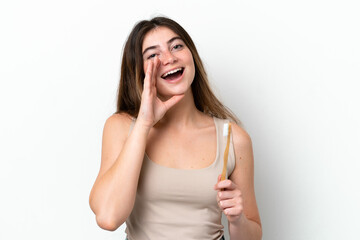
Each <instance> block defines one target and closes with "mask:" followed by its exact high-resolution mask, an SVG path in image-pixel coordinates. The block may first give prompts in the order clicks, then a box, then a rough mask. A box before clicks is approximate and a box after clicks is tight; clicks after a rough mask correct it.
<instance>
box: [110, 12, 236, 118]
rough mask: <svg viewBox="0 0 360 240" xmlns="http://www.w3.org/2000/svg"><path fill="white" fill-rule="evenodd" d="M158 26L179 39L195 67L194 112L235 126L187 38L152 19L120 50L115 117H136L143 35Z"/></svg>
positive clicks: (166, 23)
mask: <svg viewBox="0 0 360 240" xmlns="http://www.w3.org/2000/svg"><path fill="white" fill-rule="evenodd" d="M159 26H164V27H167V28H169V29H171V30H172V31H173V32H175V33H176V34H177V35H179V37H180V38H181V39H182V40H183V41H184V43H185V44H186V46H187V47H188V48H189V49H190V51H191V53H192V56H193V59H194V64H195V78H194V81H193V82H192V85H191V90H192V93H193V96H194V102H195V106H196V108H197V109H198V110H199V111H201V112H203V113H205V114H208V115H210V116H215V117H218V118H222V119H226V118H230V119H231V120H233V121H234V122H236V123H240V121H239V120H238V118H237V117H236V116H235V115H234V114H233V113H232V112H231V111H230V110H229V109H228V108H227V107H225V106H224V105H223V104H222V103H221V102H220V101H219V100H218V99H217V97H216V96H215V95H214V93H213V92H212V90H211V88H210V86H209V81H208V78H207V74H206V72H205V69H204V66H203V64H202V61H201V59H200V56H199V54H198V52H197V50H196V47H195V44H194V42H193V41H192V39H191V37H190V36H189V34H188V33H187V32H186V31H185V30H184V29H183V28H182V27H181V26H180V25H179V24H178V23H177V22H175V21H174V20H171V19H169V18H166V17H155V18H153V19H151V20H149V21H148V20H143V21H140V22H138V23H137V24H136V25H135V26H134V28H133V30H132V31H131V33H130V35H129V37H128V39H127V41H126V43H125V47H124V50H123V57H122V64H121V73H120V84H119V89H118V100H117V110H116V112H115V113H121V112H126V113H128V114H129V115H131V116H133V117H137V116H138V113H139V109H140V103H141V93H142V90H143V81H144V78H145V73H144V70H143V56H142V52H141V51H142V43H143V40H144V38H145V35H146V34H147V33H148V32H149V31H150V30H152V29H154V28H156V27H159Z"/></svg>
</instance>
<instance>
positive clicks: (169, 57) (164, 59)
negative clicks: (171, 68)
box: [160, 51, 177, 65]
mask: <svg viewBox="0 0 360 240" xmlns="http://www.w3.org/2000/svg"><path fill="white" fill-rule="evenodd" d="M160 61H161V63H162V64H163V65H167V64H172V63H174V62H176V61H177V58H176V57H175V56H174V54H172V53H171V52H170V51H165V52H163V54H161V55H160Z"/></svg>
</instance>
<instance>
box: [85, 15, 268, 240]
mask: <svg viewBox="0 0 360 240" xmlns="http://www.w3.org/2000/svg"><path fill="white" fill-rule="evenodd" d="M229 120H230V121H231V124H232V133H231V144H230V153H229V160H228V164H227V176H228V179H226V180H223V181H220V174H221V172H222V168H223V152H224V149H225V145H226V138H224V137H223V133H222V132H223V131H222V130H223V125H224V123H226V122H229ZM236 123H238V120H237V118H236V117H235V116H234V115H233V114H232V113H231V112H230V111H229V110H227V109H226V107H224V106H223V105H222V104H221V103H220V102H219V100H218V99H217V98H216V97H215V96H214V94H213V93H212V91H211V89H210V87H209V84H208V80H207V76H206V73H205V70H204V67H203V64H202V62H201V59H200V57H199V55H198V53H197V50H196V48H195V45H194V43H193V41H192V40H191V38H190V36H189V35H188V34H187V32H186V31H185V30H184V29H183V28H182V27H181V26H180V25H179V24H178V23H176V22H175V21H173V20H171V19H168V18H164V17H156V18H153V19H151V20H150V21H141V22H139V23H138V24H136V25H135V27H134V28H133V30H132V32H131V33H130V35H129V38H128V40H127V42H126V44H125V48H124V53H123V58H122V66H121V78H120V86H119V94H118V104H117V111H116V113H115V114H113V115H112V116H110V117H109V118H108V119H107V121H106V123H105V126H104V132H103V143H102V156H101V167H100V171H99V174H98V177H97V179H96V181H95V183H94V186H93V188H92V190H91V193H90V206H91V209H92V210H93V212H94V213H95V215H96V221H97V223H98V225H99V226H100V227H101V228H103V229H106V230H115V229H117V228H118V227H119V226H120V225H122V224H123V223H124V222H125V221H126V226H127V228H126V233H127V238H128V239H129V240H146V239H151V240H154V239H166V240H169V239H196V240H199V239H206V240H209V239H214V240H215V239H217V240H218V239H224V238H223V235H224V232H223V226H222V224H221V214H222V212H223V213H224V214H225V215H226V217H227V219H228V224H229V226H228V227H229V233H230V238H231V240H236V239H261V236H262V232H261V223H260V217H259V213H258V208H257V204H256V199H255V193H254V180H253V175H254V172H253V171H254V163H253V152H252V145H251V140H250V137H249V135H248V134H247V133H246V132H245V131H244V130H243V129H242V128H241V127H239V126H238V125H237V124H236Z"/></svg>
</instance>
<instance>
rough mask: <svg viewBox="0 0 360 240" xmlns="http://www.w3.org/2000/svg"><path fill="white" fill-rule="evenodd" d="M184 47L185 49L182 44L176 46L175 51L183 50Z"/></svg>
mask: <svg viewBox="0 0 360 240" xmlns="http://www.w3.org/2000/svg"><path fill="white" fill-rule="evenodd" d="M182 47H183V45H182V44H176V45H175V46H174V47H173V48H174V49H175V50H178V49H181V48H182Z"/></svg>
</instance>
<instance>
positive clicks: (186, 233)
mask: <svg viewBox="0 0 360 240" xmlns="http://www.w3.org/2000/svg"><path fill="white" fill-rule="evenodd" d="M213 119H214V123H215V127H216V138H217V150H216V158H215V161H214V162H213V163H212V164H211V165H210V166H208V167H205V168H201V169H178V168H170V167H166V166H162V165H160V164H157V163H155V162H153V161H152V160H150V159H149V157H148V156H147V154H146V153H145V154H144V159H143V165H142V168H141V172H140V177H139V183H138V189H137V193H136V199H135V205H134V207H133V210H132V212H131V214H130V216H129V217H128V218H127V220H126V230H125V232H126V234H127V238H128V239H129V240H176V239H179V240H180V239H181V240H190V239H193V240H211V239H212V240H219V239H221V237H222V236H223V235H224V231H223V228H224V227H223V225H222V224H221V214H222V211H221V209H220V208H219V206H218V204H217V201H216V195H217V191H216V190H214V185H215V184H216V182H217V178H218V176H219V175H220V174H221V173H222V169H223V162H224V160H223V158H224V151H225V147H226V142H227V139H226V137H224V136H223V126H224V123H226V122H229V121H228V120H224V119H219V118H215V117H213ZM134 122H135V121H134V120H133V122H132V124H131V127H130V131H131V130H132V127H133V125H134ZM230 140H231V141H230V148H229V157H228V162H227V176H226V178H227V177H228V176H230V174H231V173H232V171H233V170H234V167H235V153H234V146H233V141H232V134H231V139H230Z"/></svg>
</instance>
